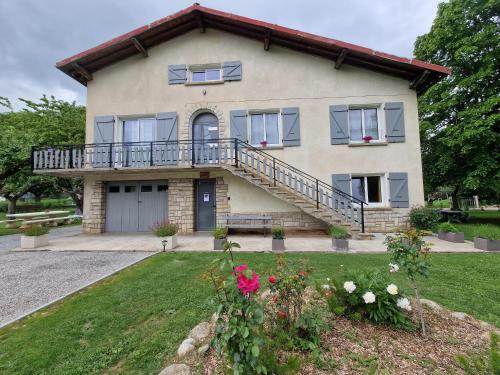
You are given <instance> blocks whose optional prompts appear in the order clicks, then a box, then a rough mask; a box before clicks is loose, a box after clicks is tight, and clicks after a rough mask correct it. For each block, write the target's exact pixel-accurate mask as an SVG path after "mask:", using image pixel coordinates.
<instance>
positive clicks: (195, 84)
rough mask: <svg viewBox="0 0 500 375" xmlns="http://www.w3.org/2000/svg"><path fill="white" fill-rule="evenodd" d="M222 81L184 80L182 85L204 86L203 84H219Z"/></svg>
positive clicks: (222, 81)
mask: <svg viewBox="0 0 500 375" xmlns="http://www.w3.org/2000/svg"><path fill="white" fill-rule="evenodd" d="M223 83H224V80H218V81H203V82H186V83H185V84H184V85H186V86H205V85H221V84H223Z"/></svg>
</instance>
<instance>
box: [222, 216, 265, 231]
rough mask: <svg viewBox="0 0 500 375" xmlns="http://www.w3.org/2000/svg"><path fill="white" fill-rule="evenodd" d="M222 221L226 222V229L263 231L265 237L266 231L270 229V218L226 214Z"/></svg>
mask: <svg viewBox="0 0 500 375" xmlns="http://www.w3.org/2000/svg"><path fill="white" fill-rule="evenodd" d="M224 220H226V228H227V229H263V230H264V236H265V235H266V231H267V229H271V224H270V221H271V220H272V216H269V215H251V214H248V215H244V214H235V215H231V214H228V215H225V216H224Z"/></svg>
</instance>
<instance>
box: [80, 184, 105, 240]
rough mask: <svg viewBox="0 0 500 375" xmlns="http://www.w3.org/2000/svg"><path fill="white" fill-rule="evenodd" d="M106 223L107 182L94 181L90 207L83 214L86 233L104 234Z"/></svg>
mask: <svg viewBox="0 0 500 375" xmlns="http://www.w3.org/2000/svg"><path fill="white" fill-rule="evenodd" d="M105 223H106V182H104V181H94V183H93V184H92V194H91V196H90V206H89V208H88V209H87V210H86V211H85V212H84V214H83V220H82V229H83V232H84V233H92V234H94V233H103V232H104V229H105Z"/></svg>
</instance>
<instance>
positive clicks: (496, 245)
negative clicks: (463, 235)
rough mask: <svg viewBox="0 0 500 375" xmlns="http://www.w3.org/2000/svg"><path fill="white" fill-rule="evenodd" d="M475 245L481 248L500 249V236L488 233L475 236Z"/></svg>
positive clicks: (487, 249) (488, 249)
mask: <svg viewBox="0 0 500 375" xmlns="http://www.w3.org/2000/svg"><path fill="white" fill-rule="evenodd" d="M474 247H475V248H476V249H479V250H486V251H500V236H498V235H495V234H486V235H480V236H476V237H474Z"/></svg>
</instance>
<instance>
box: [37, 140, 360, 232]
mask: <svg viewBox="0 0 500 375" xmlns="http://www.w3.org/2000/svg"><path fill="white" fill-rule="evenodd" d="M224 164H226V165H234V166H236V167H243V168H245V169H247V170H249V171H251V172H252V173H254V174H255V175H257V176H259V177H261V178H265V179H267V180H268V181H269V182H270V183H271V184H272V185H273V186H276V187H284V188H286V189H289V190H291V191H292V192H294V193H295V194H296V195H298V196H300V197H302V198H304V199H306V200H308V201H309V202H311V203H313V204H315V205H316V209H318V210H320V209H322V210H324V209H327V210H331V211H333V212H334V213H336V214H337V215H338V216H340V217H342V218H343V219H344V220H345V221H347V222H348V223H351V224H355V225H359V226H360V227H361V231H362V232H364V227H365V225H364V206H365V204H366V203H365V202H364V201H362V200H360V199H358V198H356V197H354V196H352V195H350V194H348V193H346V192H343V191H341V190H339V189H337V188H335V187H333V186H332V185H330V184H328V183H326V182H324V181H321V180H319V179H318V178H316V177H314V176H311V175H310V174H308V173H306V172H304V171H301V170H299V169H297V168H295V167H294V166H292V165H290V164H288V163H286V162H284V161H283V160H280V159H278V158H276V157H274V156H272V155H271V154H269V153H267V152H265V151H264V150H262V149H261V148H256V147H254V146H252V145H250V144H248V143H246V142H244V141H241V140H239V139H237V138H227V139H214V140H182V141H155V142H127V143H123V142H122V143H93V144H83V145H60V146H52V147H35V146H34V147H33V148H32V153H31V166H32V169H33V170H54V169H88V168H111V169H122V168H152V167H167V168H168V167H182V166H217V165H224Z"/></svg>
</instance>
